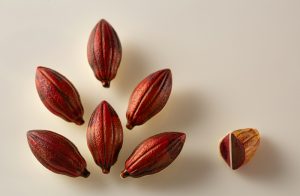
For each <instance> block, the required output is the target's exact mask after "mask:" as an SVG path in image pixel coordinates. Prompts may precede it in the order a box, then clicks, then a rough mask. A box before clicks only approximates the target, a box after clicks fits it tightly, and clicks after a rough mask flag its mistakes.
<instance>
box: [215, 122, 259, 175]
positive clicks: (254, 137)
mask: <svg viewBox="0 0 300 196" xmlns="http://www.w3.org/2000/svg"><path fill="white" fill-rule="evenodd" d="M259 143H260V136H259V132H258V130H257V129H253V128H246V129H238V130H235V131H233V132H231V133H229V134H227V135H226V136H225V137H224V138H223V139H222V141H221V143H220V153H221V156H222V158H223V159H224V161H225V162H226V163H227V165H228V166H229V167H230V168H231V169H233V170H236V169H238V168H240V167H241V166H242V165H244V164H246V163H247V162H248V161H250V160H251V158H252V157H253V156H254V154H255V152H256V150H257V148H258V146H259Z"/></svg>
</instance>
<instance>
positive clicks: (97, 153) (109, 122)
mask: <svg viewBox="0 0 300 196" xmlns="http://www.w3.org/2000/svg"><path fill="white" fill-rule="evenodd" d="M87 143H88V147H89V149H90V152H91V153H92V155H93V158H94V161H95V163H96V164H97V165H98V166H100V167H101V168H102V172H103V173H109V171H110V167H111V166H112V165H114V164H115V163H116V161H117V159H118V154H119V152H120V150H121V148H122V144H123V129H122V125H121V122H120V119H119V117H118V115H117V113H116V112H115V110H114V109H113V108H112V106H110V105H109V104H108V103H107V102H106V101H103V102H101V103H100V104H99V105H98V107H97V108H96V109H95V111H94V112H93V114H92V116H91V119H90V122H89V125H88V128H87Z"/></svg>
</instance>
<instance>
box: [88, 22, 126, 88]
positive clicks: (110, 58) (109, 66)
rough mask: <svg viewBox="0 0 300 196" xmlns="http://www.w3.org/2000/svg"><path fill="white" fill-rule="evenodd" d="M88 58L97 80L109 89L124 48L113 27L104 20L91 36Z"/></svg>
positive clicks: (98, 24) (97, 25)
mask: <svg viewBox="0 0 300 196" xmlns="http://www.w3.org/2000/svg"><path fill="white" fill-rule="evenodd" d="M87 56H88V61H89V64H90V66H91V68H92V70H93V72H94V74H95V76H96V78H97V79H98V80H99V81H101V82H102V84H103V86H104V87H109V85H110V81H111V80H112V79H114V78H115V77H116V74H117V71H118V68H119V65H120V62H121V58H122V46H121V43H120V40H119V37H118V35H117V33H116V32H115V30H114V29H113V27H112V26H111V25H110V24H109V23H108V22H107V21H106V20H104V19H102V20H100V21H99V22H98V23H97V24H96V26H95V27H94V29H93V30H92V32H91V34H90V38H89V41H88V46H87Z"/></svg>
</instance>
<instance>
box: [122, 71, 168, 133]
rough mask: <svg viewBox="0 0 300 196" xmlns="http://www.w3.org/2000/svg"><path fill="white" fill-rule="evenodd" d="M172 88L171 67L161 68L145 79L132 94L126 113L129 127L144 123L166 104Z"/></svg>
mask: <svg viewBox="0 0 300 196" xmlns="http://www.w3.org/2000/svg"><path fill="white" fill-rule="evenodd" d="M171 90H172V73H171V70H170V69H163V70H159V71H157V72H155V73H152V74H150V75H149V76H147V77H146V78H145V79H143V80H142V81H141V82H140V83H139V84H138V85H137V87H136V88H135V89H134V91H133V93H132V94H131V97H130V100H129V104H128V109H127V113H126V117H127V125H126V127H127V128H128V129H132V128H133V127H134V126H136V125H142V124H144V123H145V122H146V121H147V120H149V119H150V118H152V117H153V116H154V115H155V114H157V113H158V112H160V111H161V110H162V109H163V107H164V106H165V105H166V103H167V101H168V99H169V96H170V94H171Z"/></svg>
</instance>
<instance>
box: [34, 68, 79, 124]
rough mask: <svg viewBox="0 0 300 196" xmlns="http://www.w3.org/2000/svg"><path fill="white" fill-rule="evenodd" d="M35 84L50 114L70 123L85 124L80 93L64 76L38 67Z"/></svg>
mask: <svg viewBox="0 0 300 196" xmlns="http://www.w3.org/2000/svg"><path fill="white" fill-rule="evenodd" d="M35 84H36V89H37V91H38V94H39V96H40V98H41V100H42V102H43V104H44V105H45V106H46V107H47V108H48V110H49V111H50V112H52V113H53V114H55V115H57V116H59V117H61V118H62V119H64V120H66V121H68V122H74V123H76V124H78V125H81V124H83V123H84V120H83V118H82V117H83V107H82V104H81V101H80V96H79V93H78V92H77V90H76V88H75V87H74V86H73V84H72V83H71V82H70V81H69V80H68V79H67V78H66V77H65V76H63V75H61V74H60V73H58V72H57V71H54V70H52V69H50V68H46V67H41V66H39V67H37V69H36V75H35Z"/></svg>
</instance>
